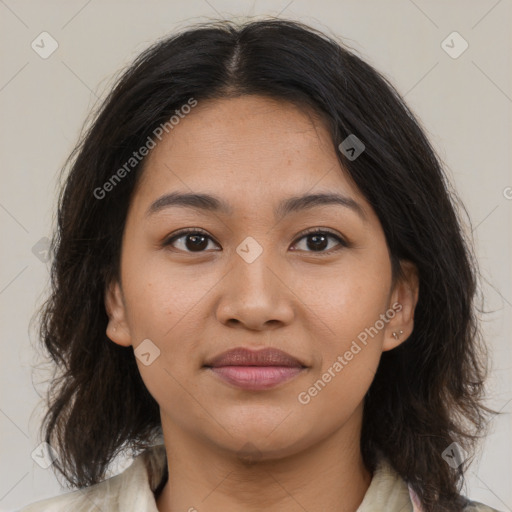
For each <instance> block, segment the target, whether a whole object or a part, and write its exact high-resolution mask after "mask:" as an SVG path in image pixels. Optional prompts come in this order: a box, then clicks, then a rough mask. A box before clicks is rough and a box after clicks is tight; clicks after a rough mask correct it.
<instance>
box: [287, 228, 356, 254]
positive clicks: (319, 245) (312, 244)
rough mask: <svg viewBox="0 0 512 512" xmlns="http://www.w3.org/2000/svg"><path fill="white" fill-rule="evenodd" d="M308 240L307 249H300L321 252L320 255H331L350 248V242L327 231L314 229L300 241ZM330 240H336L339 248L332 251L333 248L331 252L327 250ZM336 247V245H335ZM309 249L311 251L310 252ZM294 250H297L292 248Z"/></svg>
mask: <svg viewBox="0 0 512 512" xmlns="http://www.w3.org/2000/svg"><path fill="white" fill-rule="evenodd" d="M303 239H305V240H306V244H305V247H306V249H304V248H303V249H300V250H306V252H320V253H330V252H335V251H337V250H340V249H341V248H342V247H349V244H348V242H346V241H345V240H344V239H343V238H341V237H340V236H339V235H337V234H335V233H333V232H331V231H327V230H320V229H318V228H313V229H310V230H308V231H307V232H306V233H304V234H303V235H302V236H301V237H300V238H299V239H298V240H299V241H300V240H303ZM329 239H331V240H335V241H336V242H338V244H337V245H338V246H339V247H338V248H337V249H335V250H334V251H332V250H331V249H332V246H331V247H330V248H329V250H325V249H326V248H327V247H328V246H329ZM292 247H293V246H292ZM335 247H336V244H335ZM308 249H309V250H308ZM292 250H295V249H293V248H292Z"/></svg>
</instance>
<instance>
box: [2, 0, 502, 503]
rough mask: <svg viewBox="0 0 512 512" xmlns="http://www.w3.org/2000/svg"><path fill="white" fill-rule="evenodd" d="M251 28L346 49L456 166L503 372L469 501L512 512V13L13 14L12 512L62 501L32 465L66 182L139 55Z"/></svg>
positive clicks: (43, 7) (8, 297)
mask: <svg viewBox="0 0 512 512" xmlns="http://www.w3.org/2000/svg"><path fill="white" fill-rule="evenodd" d="M247 16H250V17H262V16H276V17H281V18H290V19H296V20H300V21H303V22H305V23H308V24H310V25H312V26H314V27H316V28H319V29H321V30H323V31H325V32H326V33H327V34H329V35H332V36H335V37H337V38H338V40H342V41H345V42H346V43H347V44H348V45H349V46H351V47H352V48H354V49H355V50H356V52H357V53H358V54H359V56H361V57H362V58H364V59H366V60H367V61H368V62H369V63H370V64H372V65H373V66H375V67H376V68H377V69H378V70H379V71H381V72H382V73H384V74H385V76H387V77H388V78H389V79H390V80H391V81H392V83H393V84H394V85H395V86H396V87H397V89H398V90H399V91H400V92H401V93H402V94H403V95H404V96H405V100H406V101H407V103H408V104H409V106H410V107H411V108H412V110H413V111H414V112H415V114H417V116H418V117H419V119H420V120H421V123H422V126H423V127H424V129H425V130H426V132H427V135H428V136H429V137H430V140H431V141H432V144H433V145H434V147H435V149H436V150H437V151H438V153H439V156H440V158H441V159H442V161H443V162H444V164H445V168H446V172H447V174H448V176H449V178H450V179H451V180H452V181H453V183H454V185H455V188H456V190H457V192H458V194H459V195H460V197H461V198H462V200H463V202H464V203H465V205H466V207H467V210H468V213H469V218H470V220H471V228H468V231H469V230H471V229H472V235H473V237H474V243H475V247H476V253H477V256H478V259H479V262H480V265H481V271H482V275H483V279H482V283H481V284H482V291H483V293H484V296H485V300H486V303H485V310H486V311H487V313H486V314H484V315H482V321H483V328H484V333H485V335H486V340H487V343H488V345H489V347H490V354H491V358H492V360H491V364H492V372H491V377H490V380H489V396H488V404H489V405H490V406H491V407H493V408H495V409H497V410H501V412H502V413H503V414H502V415H501V416H500V417H498V418H496V419H495V420H493V421H492V423H491V429H490V435H489V436H488V437H487V439H486V440H485V442H484V443H483V444H482V445H481V448H480V451H479V452H478V454H477V459H476V460H475V462H474V464H473V465H472V466H471V468H470V471H469V473H468V475H467V477H468V478H467V486H466V487H465V489H464V491H465V494H466V495H467V496H469V497H470V498H471V499H474V500H477V501H482V502H484V503H486V504H488V505H490V506H493V507H495V508H497V509H499V510H502V511H505V510H512V486H511V485H510V483H511V474H512V456H511V455H512V442H511V438H512V435H511V434H512V428H511V425H512V423H511V416H510V412H511V410H512V401H511V398H512V391H511V387H512V386H511V377H510V375H511V368H512V349H511V336H510V332H511V328H512V322H511V316H512V315H511V312H512V286H511V264H510V262H511V261H512V258H511V241H512V236H511V234H512V230H511V212H512V188H510V187H512V174H511V171H510V169H511V133H512V130H511V119H512V116H511V112H512V87H511V76H512V72H511V69H512V66H511V49H512V41H511V36H510V34H511V33H512V27H511V20H512V2H511V0H472V1H469V0H451V1H450V2H446V1H443V0H436V1H426V0H393V1H382V0H381V1H378V0H359V1H355V0H350V1H347V0H315V1H314V2H312V1H306V0H274V1H249V0H246V1H239V2H235V1H234V0H208V1H206V0H188V1H186V2H185V1H183V0H181V1H177V2H170V1H159V0H150V1H144V2H143V1H141V0H131V1H123V2H121V1H113V0H108V1H105V0H102V1H100V0H88V1H87V0H68V1H60V2H55V1H45V2H29V1H28V0H0V38H1V49H2V51H1V78H0V119H1V147H0V158H1V165H0V172H1V188H0V236H1V241H2V244H1V255H2V260H1V265H0V315H1V317H0V326H1V332H0V339H1V348H2V353H1V359H0V361H1V362H0V364H1V369H0V381H1V395H0V443H1V445H0V451H1V458H0V461H1V470H0V510H3V511H5V510H13V509H15V508H18V507H20V506H22V505H24V504H27V503H29V502H31V501H35V500H38V499H42V498H45V497H48V496H53V495H56V494H59V493H61V492H64V489H61V487H60V485H59V483H58V481H57V479H56V478H55V476H54V475H53V473H52V471H51V469H42V468H41V467H40V466H39V465H37V464H36V463H35V462H34V460H33V459H32V457H31V454H32V452H33V451H34V449H35V448H36V447H37V445H38V444H39V442H40V439H39V437H38V429H39V423H40V419H41V415H42V412H43V411H42V405H41V397H42V396H43V393H44V391H45V384H44V379H43V376H42V375H41V374H39V373H37V372H34V370H33V368H34V366H35V365H37V364H38V363H40V361H41V357H40V355H39V354H38V352H37V351H36V349H35V347H37V337H36V334H35V330H34V325H33V323H34V322H33V321H32V323H31V320H32V319H33V316H34V314H35V312H36V309H37V308H38V307H39V306H40V305H41V303H42V300H43V299H44V296H45V293H46V290H47V285H48V276H49V263H48V262H46V261H45V257H44V255H45V253H44V247H45V237H49V236H50V235H51V230H52V226H53V216H54V209H55V200H56V176H57V173H58V172H59V169H60V168H61V167H62V165H63V164H64V161H65V159H66V157H67V156H68V154H69V153H70V151H71V150H72V148H73V146H74V144H75V143H76V141H77V138H78V136H79V133H80V130H81V128H82V125H83V123H84V121H85V120H86V117H87V115H88V113H89V112H90V110H91V108H92V107H94V106H95V105H96V104H97V102H98V98H100V99H101V98H104V97H105V94H106V93H107V92H108V90H109V87H110V86H111V85H112V83H113V80H114V79H115V77H116V76H117V75H118V73H119V71H120V70H121V69H123V68H124V67H125V66H127V65H128V64H129V63H130V62H131V61H132V59H133V58H134V57H135V56H136V55H137V54H138V53H140V52H141V51H142V50H143V49H145V48H146V47H147V46H149V45H150V44H151V43H152V42H153V41H155V40H156V39H158V38H160V37H163V36H165V35H167V34H170V33H172V32H173V31H175V30H177V29H182V28H185V27H186V26H187V25H189V24H191V23H196V22H199V21H207V20H210V19H218V18H232V17H240V18H243V17H247ZM454 31H456V32H457V33H458V34H459V35H460V36H459V35H453V32H454ZM42 32H47V33H48V34H49V35H50V36H51V38H53V39H54V40H55V41H56V43H57V44H58V48H57V49H56V51H55V52H54V53H52V54H51V55H50V56H49V57H47V58H45V59H44V58H42V56H41V55H40V53H41V48H40V49H39V53H38V52H36V51H35V50H34V49H33V47H32V42H33V41H35V42H36V43H37V41H40V38H41V37H45V38H46V39H45V41H46V44H45V45H44V46H45V48H46V51H49V49H51V44H52V41H51V39H49V38H48V36H46V35H45V36H40V34H41V33H42ZM447 38H448V39H447ZM454 38H455V39H454ZM445 40H447V43H443V41H445ZM452 41H453V42H452ZM466 43H467V45H468V47H467V49H466V50H465V51H464V52H463V53H462V54H461V55H458V56H456V58H454V57H455V55H456V53H458V51H460V50H461V49H462V48H463V47H465V45H466ZM53 44H55V43H53ZM443 44H444V46H443ZM39 46H40V47H41V46H43V45H42V44H41V43H39ZM447 46H448V47H447ZM450 47H451V49H450ZM445 50H446V51H445ZM450 53H451V55H450ZM434 243H435V241H434ZM121 467H124V466H123V462H122V461H121V462H120V465H119V466H118V469H119V468H121ZM112 472H115V470H114V469H113V470H112ZM311 512H312V511H311Z"/></svg>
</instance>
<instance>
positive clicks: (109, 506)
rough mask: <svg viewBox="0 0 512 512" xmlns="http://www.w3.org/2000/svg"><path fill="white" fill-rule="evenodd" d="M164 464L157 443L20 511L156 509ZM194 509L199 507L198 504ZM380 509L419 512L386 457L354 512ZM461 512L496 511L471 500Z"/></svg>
mask: <svg viewBox="0 0 512 512" xmlns="http://www.w3.org/2000/svg"><path fill="white" fill-rule="evenodd" d="M166 464H167V457H166V452H165V446H164V445H163V444H159V445H156V446H153V447H152V448H150V449H148V450H146V451H145V452H143V453H141V454H140V455H138V456H137V457H136V458H135V459H134V461H133V463H132V464H131V465H130V466H129V467H128V468H127V469H125V470H124V471H123V472H122V473H120V474H119V475H116V476H113V477H111V478H108V479H106V480H104V481H103V482H100V483H98V484H96V485H92V486H90V487H86V488H84V489H79V490H76V491H71V492H67V493H65V494H62V495H60V496H56V497H53V498H48V499H45V500H42V501H38V502H36V503H33V504H31V505H28V506H26V507H24V508H22V509H21V510H20V511H19V512H71V511H72V512H97V511H98V510H101V511H102V512H131V511H133V512H158V509H157V507H156V502H155V496H154V494H153V492H154V491H155V489H156V488H157V487H158V485H159V483H160V482H161V481H162V478H163V476H164V472H165V467H166ZM196 508H198V510H200V507H199V505H196ZM191 510H194V509H193V507H191ZM382 511H385V512H421V508H420V507H419V506H418V505H417V504H415V495H414V493H413V492H412V490H410V489H409V487H408V486H407V484H406V483H405V481H404V480H403V479H402V478H401V477H400V476H399V475H398V474H397V473H396V472H395V471H394V470H393V468H392V467H391V466H390V465H389V463H388V462H387V461H386V460H385V459H381V460H380V462H379V464H378V466H377V468H376V470H375V471H374V474H373V478H372V481H371V482H370V486H369V487H368V489H367V491H366V494H365V496H364V498H363V501H362V503H361V505H359V507H358V509H357V511H356V512H382ZM464 512H498V511H496V510H495V509H493V508H490V507H487V506H485V505H482V504H481V503H477V502H471V503H469V504H468V506H467V507H466V508H465V509H464Z"/></svg>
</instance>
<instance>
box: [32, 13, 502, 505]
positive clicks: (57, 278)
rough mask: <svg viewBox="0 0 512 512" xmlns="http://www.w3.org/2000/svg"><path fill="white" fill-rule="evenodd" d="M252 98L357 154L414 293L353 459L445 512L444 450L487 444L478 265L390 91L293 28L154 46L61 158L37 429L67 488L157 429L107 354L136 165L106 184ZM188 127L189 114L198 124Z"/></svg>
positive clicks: (116, 357)
mask: <svg viewBox="0 0 512 512" xmlns="http://www.w3.org/2000/svg"><path fill="white" fill-rule="evenodd" d="M243 94H260V95H265V96H267V97H271V98H275V99H278V100H280V101H290V102H293V103H294V104H296V105H300V106H302V107H303V106H307V107H309V108H310V109H311V112H314V113H315V112H316V113H318V114H320V115H321V116H322V117H323V118H324V119H326V123H327V124H328V128H329V131H330V134H331V137H332V142H333V144H334V145H335V147H338V145H339V144H340V143H341V142H342V141H343V140H344V139H345V138H346V137H347V136H348V135H350V134H355V135H356V136H357V137H358V138H359V139H360V140H361V141H363V143H364V144H365V151H364V152H363V153H362V154H361V155H360V156H359V157H358V158H357V159H354V160H351V159H349V158H347V157H346V156H345V155H344V154H343V153H342V152H341V151H340V152H338V155H339V159H340V162H341V164H342V166H343V167H344V169H346V171H347V172H348V173H349V175H350V176H351V177H352V179H353V180H354V182H355V183H356V184H357V186H358V187H359V189H360V191H361V192H362V193H363V194H364V196H365V197H366V198H367V200H368V201H369V202H370V204H371V205H372V207H373V208H374V210H375V212H376V214H377V215H378V217H379V219H380V222H381V224H382V227H383V230H384V233H385V235H386V239H387V244H388V246H389V250H390V254H391V260H392V265H393V270H394V272H395V273H397V274H398V275H400V261H401V260H409V261H412V262H413V263H414V264H415V265H416V267H417V268H418V272H419V279H420V291H419V299H418V303H417V306H416V310H415V327H414V331H413V333H412V335H411V336H410V338H409V339H408V340H407V342H405V343H403V344H401V345H400V346H399V347H397V348H396V349H394V350H391V351H388V352H384V353H383V354H382V358H381V362H380V365H379V367H378V371H377V373H376V375H375V379H374V381H373V383H372V384H371V387H370V389H369V391H368V393H367V395H366V397H365V403H364V417H363V429H362V437H361V451H362V455H363V457H364V461H365V464H366V465H367V467H368V468H371V469H372V470H373V468H374V467H375V463H376V457H377V454H378V453H379V452H381V453H383V454H384V455H385V456H386V457H387V458H388V460H389V461H390V463H391V464H392V466H393V467H394V468H395V470H396V471H397V472H398V473H399V474H400V475H401V476H402V477H403V478H404V479H405V480H406V481H407V482H408V483H410V484H411V485H412V487H413V489H414V490H415V491H416V493H417V494H418V496H419V497H420V499H421V501H422V503H423V506H424V508H425V510H426V511H428V512H431V511H434V510H435V511H438V512H439V511H455V510H458V508H460V504H461V499H460V498H459V493H460V489H461V484H462V481H463V475H464V470H465V468H466V466H467V465H468V464H469V462H470V460H471V457H470V458H469V459H468V460H467V461H466V462H465V463H464V464H462V465H460V466H459V467H458V468H457V469H452V468H451V467H450V466H449V465H448V464H447V463H446V462H445V460H444V459H443V457H442V453H443V451H444V450H445V449H446V448H447V447H448V446H449V445H450V444H451V443H452V442H454V441H456V442H458V443H459V444H460V445H461V446H462V447H463V448H464V449H465V450H466V451H468V452H469V453H470V454H473V453H474V447H475V445H476V444H475V443H476V441H477V439H478V438H479V437H480V436H481V435H482V433H483V432H484V427H485V425H486V414H487V413H490V412H492V411H491V410H490V409H488V408H486V407H485V406H484V405H483V397H484V387H483V383H484V378H485V374H486V366H487V363H486V353H485V346H484V345H483V343H482V336H481V334H480V330H479V327H478V323H477V317H476V311H475V306H474V298H475V295H476V291H477V281H476V280H477V275H478V274H477V264H476V261H475V257H474V255H473V252H472V248H471V244H470V243H469V242H468V241H467V240H466V237H465V235H464V233H463V229H462V227H461V225H462V224H461V222H460V220H459V219H458V215H457V213H456V203H455V201H458V202H459V203H460V201H459V200H458V199H457V197H456V194H455V193H454V192H453V191H451V190H450V184H449V182H448V180H447V179H446V177H445V175H444V173H443V170H442V167H441V164H440V161H439V159H438V157H437V156H436V154H435V152H434V150H433V148H432V147H431V145H430V143H429V141H428V140H427V138H426V136H425V134H424V132H423V130H422V128H421V127H420V124H419V122H418V121H417V120H416V118H415V116H414V115H413V114H412V112H411V111H410V110H409V109H408V107H407V106H406V105H405V104H404V102H403V100H402V99H401V97H400V95H399V94H398V93H397V91H396V90H395V89H394V88H393V86H392V85H391V84H390V83H389V81H388V80H387V79H386V78H384V77H383V76H382V75H381V74H379V73H378V72H377V71H376V70H375V69H373V68H372V67H371V66H370V65H368V64H367V63H365V62H364V61H363V60H362V59H361V58H359V57H357V56H356V55H355V53H354V52H353V51H349V50H348V49H347V48H346V47H345V45H343V44H341V43H340V42H338V41H336V40H334V39H333V38H331V37H328V36H326V35H324V34H322V33H321V32H318V31H316V30H314V29H312V28H310V27H307V26H305V25H303V24H300V23H297V22H291V21H286V20H262V21H252V22H248V23H246V24H244V25H241V26H237V25H236V24H234V23H232V22H225V21H222V22H210V23H208V24H205V25H204V26H199V27H193V28H189V29H188V30H185V31H183V32H181V33H178V34H175V35H172V36H171V37H169V38H166V39H164V40H162V41H159V42H157V43H156V44H154V45H153V46H152V47H151V48H149V49H148V50H146V51H144V52H143V53H142V54H141V55H140V56H139V57H138V58H137V59H136V60H135V62H134V63H133V64H132V65H131V66H130V67H129V68H128V69H127V70H126V71H125V72H124V74H123V75H122V76H121V78H120V79H119V80H118V82H117V84H116V85H115V87H114V88H113V89H112V91H111V92H110V94H109V96H108V97H107V98H106V100H105V101H104V102H103V104H102V105H101V107H100V109H99V111H98V112H97V114H96V115H95V118H94V120H93V122H92V124H91V126H90V127H89V129H88V131H87V132H86V133H85V135H84V136H83V137H82V138H81V140H80V142H79V144H78V145H77V147H76V149H75V150H74V152H73V154H72V155H71V156H70V159H69V162H68V165H67V166H66V167H65V170H67V169H68V168H69V173H68V174H67V176H66V181H65V183H64V186H63V187H62V192H61V195H60V198H59V208H58V226H57V230H56V233H55V236H54V238H53V241H52V255H53V263H52V275H51V285H52V289H51V295H50V297H49V299H48V301H47V302H46V303H45V305H44V308H43V310H42V315H41V338H42V341H43V342H44V346H45V347H46V349H47V351H48V353H49V355H50V356H51V359H52V360H53V361H54V362H55V363H56V364H57V367H58V368H59V370H60V371H59V374H58V375H57V377H56V378H55V379H54V381H53V382H52V384H51V386H50V390H49V393H48V407H49V409H48V412H47V414H46V416H45V421H44V423H43V426H42V432H43V435H44V439H45V440H46V442H48V443H50V444H51V445H52V446H53V447H54V448H55V449H56V450H57V452H58V454H59V459H58V460H57V461H56V462H55V463H54V467H55V468H56V469H57V470H58V471H59V472H60V473H61V474H62V475H64V476H65V478H66V480H67V481H68V482H69V483H70V484H71V486H74V487H84V486H87V485H91V484H94V483H97V482H99V481H100V480H102V479H103V478H104V476H105V471H106V469H107V467H108V465H109V463H110V462H111V461H112V460H113V458H114V457H115V456H116V455H117V454H119V453H120V452H121V450H126V449H127V448H129V449H131V450H132V451H133V453H135V452H137V451H138V450H142V449H144V448H145V447H148V446H149V445H151V443H152V442H153V440H154V439H155V437H156V436H157V435H159V434H160V433H161V425H160V416H159V407H158V404H157V402H156V401H155V400H154V399H153V397H152V396H151V395H150V394H149V392H148V391H147V389H146V387H145V385H144V383H143V381H142V379H141V377H140V375H139V371H138V368H137V365H136V362H135V357H134V353H133V350H132V348H131V347H128V348H126V347H121V346H119V345H117V344H115V343H113V342H111V341H110V340H109V339H108V338H107V336H106V334H105V329H106V326H107V321H108V317H107V314H106V311H105V306H104V293H105V289H106V287H107V285H108V283H110V282H111V281H112V280H113V279H115V278H118V277H119V259H120V247H121V238H122V234H123V229H124V224H125V219H126V214H127V209H128V206H129V204H130V200H131V197H132V194H133V191H134V187H135V184H136V183H137V180H138V178H139V177H140V174H141V171H142V166H143V162H144V160H143V161H142V162H141V163H139V164H138V165H136V166H134V169H133V170H132V171H131V172H129V173H126V175H125V176H124V177H123V179H122V180H120V182H119V183H116V185H115V186H114V187H112V190H110V191H109V193H108V195H106V197H102V198H97V194H96V195H95V193H94V191H95V190H98V188H99V187H100V188H101V187H102V186H103V185H104V184H105V183H106V182H107V181H108V180H109V179H110V178H111V177H112V175H113V174H114V173H115V172H116V171H117V170H118V169H119V168H121V167H122V166H123V164H125V163H126V162H127V161H128V160H129V158H130V157H131V156H132V153H133V152H134V151H136V150H137V149H138V148H140V147H141V146H143V145H144V144H145V143H146V141H147V138H148V136H150V135H151V134H152V133H153V131H154V130H155V128H156V127H158V126H159V125H161V124H162V123H165V122H166V121H167V120H168V119H169V118H170V117H171V116H172V115H173V113H174V112H175V111H176V109H179V108H180V106H181V105H183V104H186V103H187V101H188V100H189V99H190V98H192V97H193V98H195V100H197V101H198V102H201V101H202V100H205V99H209V98H223V97H232V96H238V95H243ZM192 115H193V114H192Z"/></svg>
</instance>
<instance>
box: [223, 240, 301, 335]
mask: <svg viewBox="0 0 512 512" xmlns="http://www.w3.org/2000/svg"><path fill="white" fill-rule="evenodd" d="M275 256H276V255H274V254H273V252H272V249H271V248H270V249H268V248H264V247H263V245H262V244H260V243H259V242H258V241H257V240H255V239H254V238H252V237H247V238H246V239H245V240H243V241H242V242H241V243H240V244H239V245H238V246H237V248H236V252H234V253H233V254H232V258H233V260H232V262H231V265H230V267H231V268H230V272H229V275H228V276H227V277H228V279H227V280H226V283H225V284H226V287H225V288H224V290H223V294H222V297H221V301H220V304H219V309H218V312H217V314H218V317H219V320H221V321H223V322H229V321H233V320H237V321H238V322H240V323H243V324H245V325H246V326H247V327H250V328H252V329H257V328H261V327H263V326H264V325H265V324H267V323H275V321H279V322H281V323H288V322H290V320H291V319H292V317H293V306H292V303H291V300H290V299H291V296H292V295H293V294H291V293H290V291H289V290H288V289H287V286H286V285H285V282H286V280H285V279H284V276H283V277H280V276H279V270H278V269H279V268H282V266H281V265H279V263H278V262H277V259H278V258H277V257H275ZM271 321H272V322H271Z"/></svg>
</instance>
